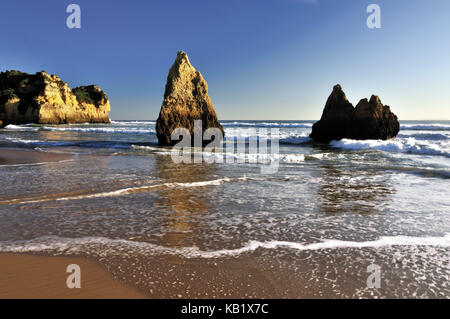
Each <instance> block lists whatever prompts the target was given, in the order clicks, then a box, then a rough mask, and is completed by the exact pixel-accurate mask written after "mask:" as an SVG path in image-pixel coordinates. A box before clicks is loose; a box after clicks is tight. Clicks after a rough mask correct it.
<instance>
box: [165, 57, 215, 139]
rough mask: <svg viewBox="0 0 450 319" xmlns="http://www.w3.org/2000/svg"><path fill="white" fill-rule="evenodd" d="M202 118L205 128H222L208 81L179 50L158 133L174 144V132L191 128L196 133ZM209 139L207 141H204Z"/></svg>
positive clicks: (168, 78) (203, 129) (169, 81)
mask: <svg viewBox="0 0 450 319" xmlns="http://www.w3.org/2000/svg"><path fill="white" fill-rule="evenodd" d="M195 120H201V121H202V126H203V127H202V132H204V131H205V130H206V129H208V128H211V127H215V128H218V129H220V130H221V131H222V135H223V134H224V130H223V127H222V125H221V124H220V123H219V120H218V119H217V115H216V112H215V111H214V108H213V104H212V102H211V99H210V98H209V96H208V84H207V83H206V81H205V79H204V78H203V76H202V75H201V73H200V72H199V71H197V70H196V69H195V68H194V67H193V66H192V65H191V63H190V62H189V58H188V56H187V54H186V53H185V52H183V51H179V52H178V54H177V58H176V59H175V63H174V64H173V66H172V67H171V68H170V71H169V74H168V76H167V83H166V88H165V92H164V101H163V103H162V106H161V111H160V113H159V117H158V120H157V121H156V135H157V137H158V143H159V145H161V146H171V145H174V144H175V143H177V142H178V141H172V139H171V134H172V132H173V130H175V129H176V128H187V129H188V130H189V132H190V133H191V137H192V138H193V137H194V121H195ZM205 143H208V141H203V144H205Z"/></svg>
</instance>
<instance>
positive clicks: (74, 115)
mask: <svg viewBox="0 0 450 319" xmlns="http://www.w3.org/2000/svg"><path fill="white" fill-rule="evenodd" d="M109 112H110V104H109V100H108V97H107V95H106V93H105V92H104V91H102V90H101V89H100V88H99V87H98V86H96V85H90V86H81V87H78V88H75V89H73V90H71V89H70V87H69V86H68V85H67V83H66V82H63V81H62V80H61V79H60V78H59V77H58V76H56V75H49V74H48V73H46V72H45V71H42V72H38V73H36V74H28V73H23V72H20V71H7V72H2V73H0V122H3V125H8V124H26V123H36V124H66V123H109V122H110V121H109Z"/></svg>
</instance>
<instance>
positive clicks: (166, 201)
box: [155, 156, 217, 246]
mask: <svg viewBox="0 0 450 319" xmlns="http://www.w3.org/2000/svg"><path fill="white" fill-rule="evenodd" d="M155 169H156V170H155V171H156V174H157V175H158V177H159V178H160V179H161V180H162V182H164V183H193V182H198V181H199V180H211V179H213V178H214V175H215V172H216V170H217V168H216V167H215V166H214V164H211V165H205V164H204V163H203V164H201V165H199V164H193V163H190V164H185V163H180V164H175V163H173V162H172V161H167V158H166V157H163V156H157V157H156V161H155ZM159 193H160V198H159V199H158V200H156V202H155V205H156V206H159V207H160V208H163V207H164V208H169V210H168V211H167V213H166V214H165V216H166V219H167V224H168V228H169V229H167V230H166V232H165V234H164V235H163V236H162V244H163V245H167V246H189V245H190V244H192V238H195V237H196V236H192V233H195V230H196V229H197V228H198V227H199V224H200V223H202V221H201V216H202V215H206V214H208V211H209V210H210V208H211V206H212V205H213V204H214V198H210V196H209V194H208V189H207V188H205V187H201V188H197V187H184V188H179V189H171V188H165V189H164V188H163V189H161V190H160V191H159ZM204 226H205V225H203V224H202V227H204Z"/></svg>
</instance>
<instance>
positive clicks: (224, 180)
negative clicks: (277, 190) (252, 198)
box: [0, 176, 250, 205]
mask: <svg viewBox="0 0 450 319" xmlns="http://www.w3.org/2000/svg"><path fill="white" fill-rule="evenodd" d="M248 180H250V178H247V177H245V176H244V177H240V178H228V177H224V178H219V179H215V180H209V181H201V182H192V183H176V182H173V183H162V184H154V185H147V186H138V187H127V188H122V189H118V190H114V191H109V192H101V193H94V194H85V195H76V196H62V197H47V198H18V199H8V200H3V201H0V205H23V204H35V203H42V202H50V201H69V200H80V199H92V198H106V197H116V196H124V195H129V194H134V193H139V192H146V191H151V190H153V189H159V188H164V187H166V188H176V187H204V186H217V185H221V184H223V183H231V182H241V181H248Z"/></svg>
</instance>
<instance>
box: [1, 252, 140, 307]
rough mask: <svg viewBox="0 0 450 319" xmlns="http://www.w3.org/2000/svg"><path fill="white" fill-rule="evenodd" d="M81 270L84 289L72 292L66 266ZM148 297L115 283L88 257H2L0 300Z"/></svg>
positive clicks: (10, 255) (75, 289)
mask: <svg viewBox="0 0 450 319" xmlns="http://www.w3.org/2000/svg"><path fill="white" fill-rule="evenodd" d="M71 264H77V265H79V266H80V268H81V288H79V289H78V288H73V289H69V288H68V287H67V284H66V281H67V278H68V277H69V276H70V273H68V272H66V270H67V266H68V265H71ZM146 297H147V296H146V295H145V294H144V293H142V292H140V291H139V290H137V289H136V288H134V287H131V286H128V285H126V284H124V283H121V282H119V281H117V280H115V279H114V278H113V277H112V276H111V275H110V274H109V273H108V272H107V271H106V270H104V269H103V268H102V267H101V266H100V265H98V264H97V263H95V262H93V261H90V260H88V259H85V258H73V257H43V256H34V255H22V254H0V298H1V299H23V298H33V299H34V298H36V299H43V298H45V299H48V298H50V299H80V298H83V299H100V298H106V299H118V298H125V299H134V298H146Z"/></svg>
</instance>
